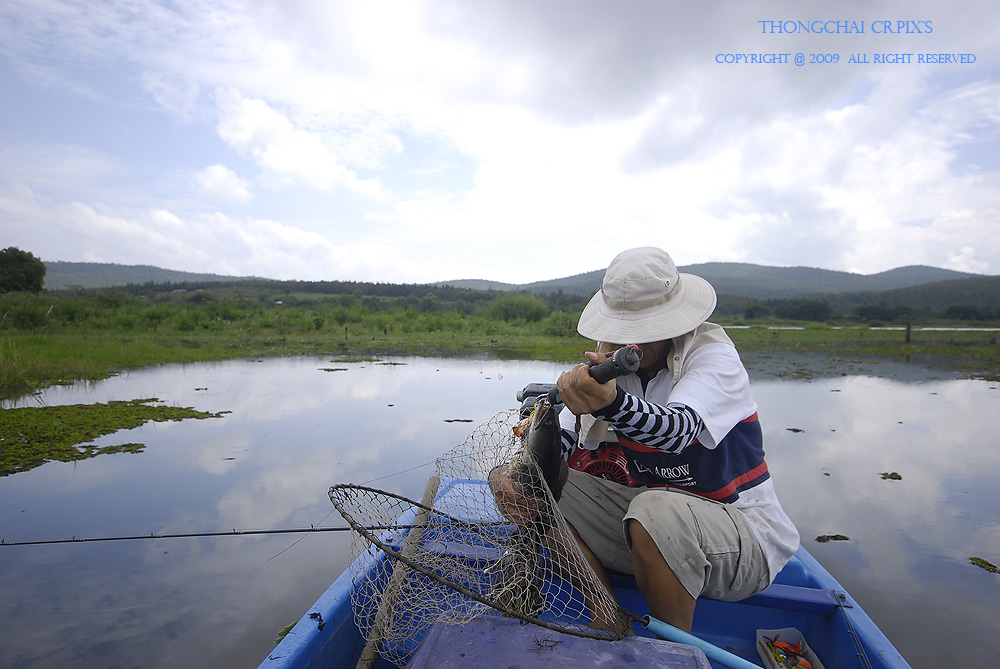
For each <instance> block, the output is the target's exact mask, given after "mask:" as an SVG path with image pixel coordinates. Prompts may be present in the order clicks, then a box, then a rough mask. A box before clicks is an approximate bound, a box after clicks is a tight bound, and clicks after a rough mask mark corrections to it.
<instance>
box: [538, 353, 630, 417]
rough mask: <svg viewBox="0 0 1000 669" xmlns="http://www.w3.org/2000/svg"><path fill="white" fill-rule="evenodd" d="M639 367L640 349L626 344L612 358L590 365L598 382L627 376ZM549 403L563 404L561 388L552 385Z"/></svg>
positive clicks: (591, 373)
mask: <svg viewBox="0 0 1000 669" xmlns="http://www.w3.org/2000/svg"><path fill="white" fill-rule="evenodd" d="M637 369H639V351H638V350H637V349H635V348H633V347H631V346H624V347H622V348H620V349H618V350H617V351H615V352H614V353H613V354H612V355H611V357H610V358H608V359H607V360H605V361H603V362H599V363H597V364H596V365H590V370H589V371H590V378H592V379H594V380H595V381H597V382H598V383H607V382H608V381H610V380H611V379H616V378H618V377H619V376H625V375H626V374H631V373H632V372H634V371H636V370H637ZM548 400H549V404H561V403H562V398H561V397H560V396H559V388H557V387H556V386H552V389H551V390H549V394H548Z"/></svg>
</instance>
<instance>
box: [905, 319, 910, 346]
mask: <svg viewBox="0 0 1000 669" xmlns="http://www.w3.org/2000/svg"><path fill="white" fill-rule="evenodd" d="M906 343H907V344H909V343H910V321H906Z"/></svg>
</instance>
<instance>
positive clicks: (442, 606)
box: [330, 411, 630, 666]
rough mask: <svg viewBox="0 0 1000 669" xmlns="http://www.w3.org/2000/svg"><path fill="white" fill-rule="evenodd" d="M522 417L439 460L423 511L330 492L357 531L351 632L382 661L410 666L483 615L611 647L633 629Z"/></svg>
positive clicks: (369, 495) (380, 496)
mask: <svg viewBox="0 0 1000 669" xmlns="http://www.w3.org/2000/svg"><path fill="white" fill-rule="evenodd" d="M518 418H519V416H518V413H517V412H515V411H511V412H504V413H501V414H498V415H497V416H495V417H493V418H492V419H491V420H490V421H488V422H487V423H485V424H483V425H481V426H480V427H478V428H477V429H476V430H475V431H474V432H473V433H472V434H471V435H470V436H469V438H468V439H467V440H466V441H465V443H463V444H462V445H460V446H458V447H456V448H455V449H453V450H451V451H449V452H448V453H446V454H445V455H443V456H442V457H440V458H439V459H438V460H437V462H436V465H435V472H434V474H433V475H432V476H431V477H430V479H429V481H428V486H427V489H426V490H425V492H424V496H423V499H422V500H421V502H419V503H418V502H415V501H413V500H409V499H407V498H405V497H401V496H398V495H394V494H392V493H389V492H385V491H381V490H376V489H373V488H366V487H363V486H357V485H338V486H334V487H333V488H331V489H330V499H331V501H332V502H333V504H334V506H335V507H336V508H337V510H338V511H340V513H341V515H343V516H344V518H345V519H346V520H347V521H348V523H349V524H350V525H351V526H352V528H354V530H355V532H353V533H352V537H353V540H352V556H351V557H352V566H351V577H352V579H353V581H354V583H353V585H354V587H353V588H352V593H353V594H352V597H353V601H352V604H353V607H354V611H355V616H356V619H357V623H358V627H359V629H361V631H362V633H363V634H365V636H366V637H367V638H368V640H369V647H373V648H374V650H375V651H376V652H378V653H379V654H380V655H381V656H382V657H383V658H385V659H387V660H389V661H391V662H393V663H395V664H397V665H399V666H405V664H406V663H407V662H408V661H409V658H410V656H411V655H412V653H413V652H414V651H415V649H416V645H417V643H418V642H419V640H420V639H422V638H423V635H424V633H425V632H426V630H427V629H428V628H429V627H430V626H431V625H433V624H434V623H436V622H439V621H446V622H452V623H464V622H468V621H470V620H472V619H473V618H475V617H477V616H479V615H483V614H493V615H497V614H499V615H503V616H510V617H516V618H519V619H521V620H522V621H525V622H531V623H534V624H538V625H542V626H544V627H548V628H550V629H557V630H559V631H563V632H567V633H570V634H576V635H578V636H586V637H591V638H601V639H608V640H615V639H621V638H623V637H624V636H625V635H626V633H627V632H628V631H629V629H630V624H629V619H628V614H627V613H625V612H624V611H623V610H622V609H621V608H620V607H619V606H618V604H617V602H616V601H615V600H614V599H613V598H612V596H611V595H610V594H609V593H608V591H607V590H606V589H605V588H604V587H603V585H602V584H601V582H600V580H599V579H598V578H597V575H596V574H595V572H594V570H593V569H592V568H591V567H590V565H589V564H588V563H587V561H586V558H585V557H584V555H583V553H582V552H581V550H580V548H579V546H578V544H577V542H576V540H575V538H574V536H573V533H572V530H570V528H569V526H568V524H567V523H566V521H565V519H564V518H563V516H562V514H561V513H560V512H559V509H558V506H557V505H556V502H555V500H554V499H553V497H552V494H551V493H550V492H549V490H548V488H547V487H546V486H545V485H544V483H543V482H542V476H541V472H540V471H539V470H538V467H537V465H536V464H535V463H534V462H532V461H531V459H530V457H528V456H527V451H525V450H524V449H523V444H522V439H521V438H520V437H518V435H517V434H516V430H517V427H518V422H519V421H518ZM522 433H523V432H522ZM485 479H488V480H489V485H488V486H484V485H482V481H483V480H485ZM439 493H440V494H439ZM498 500H499V501H498ZM385 555H388V557H389V559H383V558H384V556H385Z"/></svg>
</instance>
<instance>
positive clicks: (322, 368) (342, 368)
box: [319, 367, 347, 372]
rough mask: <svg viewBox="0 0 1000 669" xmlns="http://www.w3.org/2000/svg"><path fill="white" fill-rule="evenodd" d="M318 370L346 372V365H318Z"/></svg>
mask: <svg viewBox="0 0 1000 669" xmlns="http://www.w3.org/2000/svg"><path fill="white" fill-rule="evenodd" d="M319 371H321V372H346V371H347V368H346V367H320V368H319Z"/></svg>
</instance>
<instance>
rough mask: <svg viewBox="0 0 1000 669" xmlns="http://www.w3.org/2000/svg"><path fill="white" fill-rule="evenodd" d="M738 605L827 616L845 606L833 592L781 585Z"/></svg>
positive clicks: (775, 584) (778, 584)
mask: <svg viewBox="0 0 1000 669" xmlns="http://www.w3.org/2000/svg"><path fill="white" fill-rule="evenodd" d="M740 603H741V604H749V605H751V606H764V607H767V608H772V609H784V610H786V611H802V612H805V613H820V614H823V615H828V616H832V615H833V614H834V613H836V612H837V608H838V607H840V606H844V605H846V604H845V602H843V601H841V598H840V596H839V595H838V594H837V593H836V592H835V591H833V590H824V589H823V588H808V587H804V586H801V585H785V584H783V583H772V584H771V585H770V586H769V587H767V588H765V589H764V590H761V591H760V592H758V593H757V594H756V595H752V596H750V597H748V598H746V599H744V600H742V602H740Z"/></svg>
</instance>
